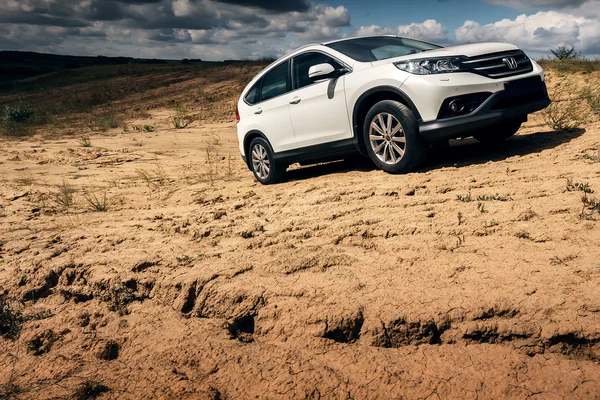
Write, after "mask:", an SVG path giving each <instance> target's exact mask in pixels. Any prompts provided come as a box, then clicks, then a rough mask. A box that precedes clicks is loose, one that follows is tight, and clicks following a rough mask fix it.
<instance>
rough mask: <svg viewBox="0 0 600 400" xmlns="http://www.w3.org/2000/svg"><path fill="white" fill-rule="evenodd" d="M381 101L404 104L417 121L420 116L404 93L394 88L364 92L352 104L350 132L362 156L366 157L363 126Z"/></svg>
mask: <svg viewBox="0 0 600 400" xmlns="http://www.w3.org/2000/svg"><path fill="white" fill-rule="evenodd" d="M382 100H396V101H399V102H400V103H402V104H404V105H405V106H407V107H408V108H410V110H411V111H412V112H413V113H414V114H415V117H416V118H417V120H420V119H421V115H420V114H419V111H418V110H417V107H416V106H415V104H414V103H413V102H412V100H411V99H410V98H409V97H408V95H407V94H406V93H404V92H403V91H402V90H400V89H398V88H396V87H394V86H377V87H374V88H371V89H369V90H367V91H366V92H364V93H363V94H362V95H361V96H360V97H359V98H358V100H357V101H356V103H355V104H354V109H353V111H352V130H353V135H354V136H353V140H354V144H355V146H356V147H357V148H358V150H359V151H360V152H361V153H362V154H363V155H367V149H366V147H365V143H364V141H363V139H362V138H363V132H362V131H363V125H364V119H365V117H366V116H367V113H368V112H369V110H370V109H371V107H373V106H374V105H375V104H376V103H378V102H380V101H382Z"/></svg>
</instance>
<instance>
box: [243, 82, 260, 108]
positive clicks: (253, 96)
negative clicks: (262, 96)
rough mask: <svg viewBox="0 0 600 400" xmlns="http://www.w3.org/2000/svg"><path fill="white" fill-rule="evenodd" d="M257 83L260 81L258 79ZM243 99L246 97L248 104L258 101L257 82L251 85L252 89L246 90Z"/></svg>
mask: <svg viewBox="0 0 600 400" xmlns="http://www.w3.org/2000/svg"><path fill="white" fill-rule="evenodd" d="M259 83H260V81H259ZM245 99H246V102H247V103H248V104H256V103H258V83H257V84H255V85H254V86H253V87H252V89H250V90H249V91H248V93H247V94H246V97H245Z"/></svg>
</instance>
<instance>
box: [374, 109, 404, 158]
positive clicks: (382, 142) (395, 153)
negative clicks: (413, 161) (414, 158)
mask: <svg viewBox="0 0 600 400" xmlns="http://www.w3.org/2000/svg"><path fill="white" fill-rule="evenodd" d="M369 142H370V143H371V149H372V150H373V153H375V155H376V156H377V158H379V160H380V161H382V162H384V163H386V164H396V163H398V162H400V160H402V157H404V153H405V152H406V136H405V135H404V129H402V124H400V121H398V119H397V118H396V117H394V116H393V115H392V114H390V113H380V114H377V115H376V116H375V118H373V120H372V121H371V125H370V126H369Z"/></svg>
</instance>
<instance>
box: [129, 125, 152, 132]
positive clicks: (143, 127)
mask: <svg viewBox="0 0 600 400" xmlns="http://www.w3.org/2000/svg"><path fill="white" fill-rule="evenodd" d="M133 130H134V131H136V132H154V131H155V130H156V127H155V126H154V125H134V126H133Z"/></svg>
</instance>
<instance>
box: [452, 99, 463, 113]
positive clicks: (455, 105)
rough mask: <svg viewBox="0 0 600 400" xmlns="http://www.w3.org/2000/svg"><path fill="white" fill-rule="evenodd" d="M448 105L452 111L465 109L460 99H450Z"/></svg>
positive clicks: (456, 111) (457, 111)
mask: <svg viewBox="0 0 600 400" xmlns="http://www.w3.org/2000/svg"><path fill="white" fill-rule="evenodd" d="M448 107H449V108H450V110H451V111H452V112H454V113H459V112H461V111H462V110H464V109H465V105H464V104H463V103H462V101H460V100H452V101H451V102H450V104H449V105H448Z"/></svg>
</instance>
